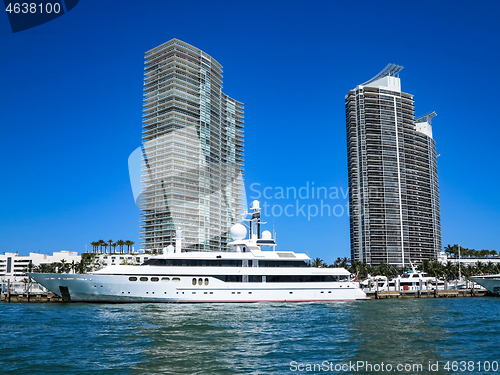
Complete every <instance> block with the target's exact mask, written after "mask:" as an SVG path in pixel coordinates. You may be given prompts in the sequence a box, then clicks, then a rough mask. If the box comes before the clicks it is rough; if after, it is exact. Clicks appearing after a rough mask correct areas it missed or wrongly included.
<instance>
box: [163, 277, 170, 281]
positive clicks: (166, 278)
mask: <svg viewBox="0 0 500 375" xmlns="http://www.w3.org/2000/svg"><path fill="white" fill-rule="evenodd" d="M161 281H165V282H167V281H170V277H162V278H161Z"/></svg>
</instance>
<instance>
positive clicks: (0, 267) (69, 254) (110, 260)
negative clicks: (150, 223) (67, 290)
mask: <svg viewBox="0 0 500 375" xmlns="http://www.w3.org/2000/svg"><path fill="white" fill-rule="evenodd" d="M150 257H151V254H144V253H131V254H120V253H116V254H104V253H98V254H95V258H94V263H93V266H94V268H95V269H100V268H103V267H106V266H111V265H119V264H142V263H144V262H145V261H146V260H148V259H149V258H150ZM81 259H82V257H81V255H78V253H77V252H76V251H66V250H63V251H57V252H54V253H53V254H52V255H49V254H40V253H30V254H29V255H19V254H17V253H4V254H0V281H3V282H7V280H10V282H16V281H22V280H23V279H24V278H26V273H25V272H26V270H27V269H28V267H29V265H30V263H31V265H32V266H39V265H40V264H51V263H60V262H61V261H62V260H64V261H65V262H66V263H72V262H75V263H78V262H80V261H81Z"/></svg>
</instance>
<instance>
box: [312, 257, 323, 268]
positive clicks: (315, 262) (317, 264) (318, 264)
mask: <svg viewBox="0 0 500 375" xmlns="http://www.w3.org/2000/svg"><path fill="white" fill-rule="evenodd" d="M324 264H325V262H324V261H323V259H321V258H316V259H314V260H313V262H312V267H323V265H324Z"/></svg>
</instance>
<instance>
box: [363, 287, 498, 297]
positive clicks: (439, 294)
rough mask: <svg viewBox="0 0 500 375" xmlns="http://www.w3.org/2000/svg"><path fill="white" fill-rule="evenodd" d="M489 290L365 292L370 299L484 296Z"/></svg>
mask: <svg viewBox="0 0 500 375" xmlns="http://www.w3.org/2000/svg"><path fill="white" fill-rule="evenodd" d="M488 293H489V292H488V291H487V290H484V289H479V290H478V289H447V290H401V291H397V290H391V291H378V292H377V291H372V292H366V296H367V297H369V298H371V299H387V298H448V297H484V296H485V295H487V294H488Z"/></svg>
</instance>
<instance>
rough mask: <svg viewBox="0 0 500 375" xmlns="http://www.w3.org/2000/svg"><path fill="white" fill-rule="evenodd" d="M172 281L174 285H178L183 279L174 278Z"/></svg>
mask: <svg viewBox="0 0 500 375" xmlns="http://www.w3.org/2000/svg"><path fill="white" fill-rule="evenodd" d="M172 281H173V282H174V283H178V282H179V281H181V279H179V278H178V277H174V278H173V279H172Z"/></svg>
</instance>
